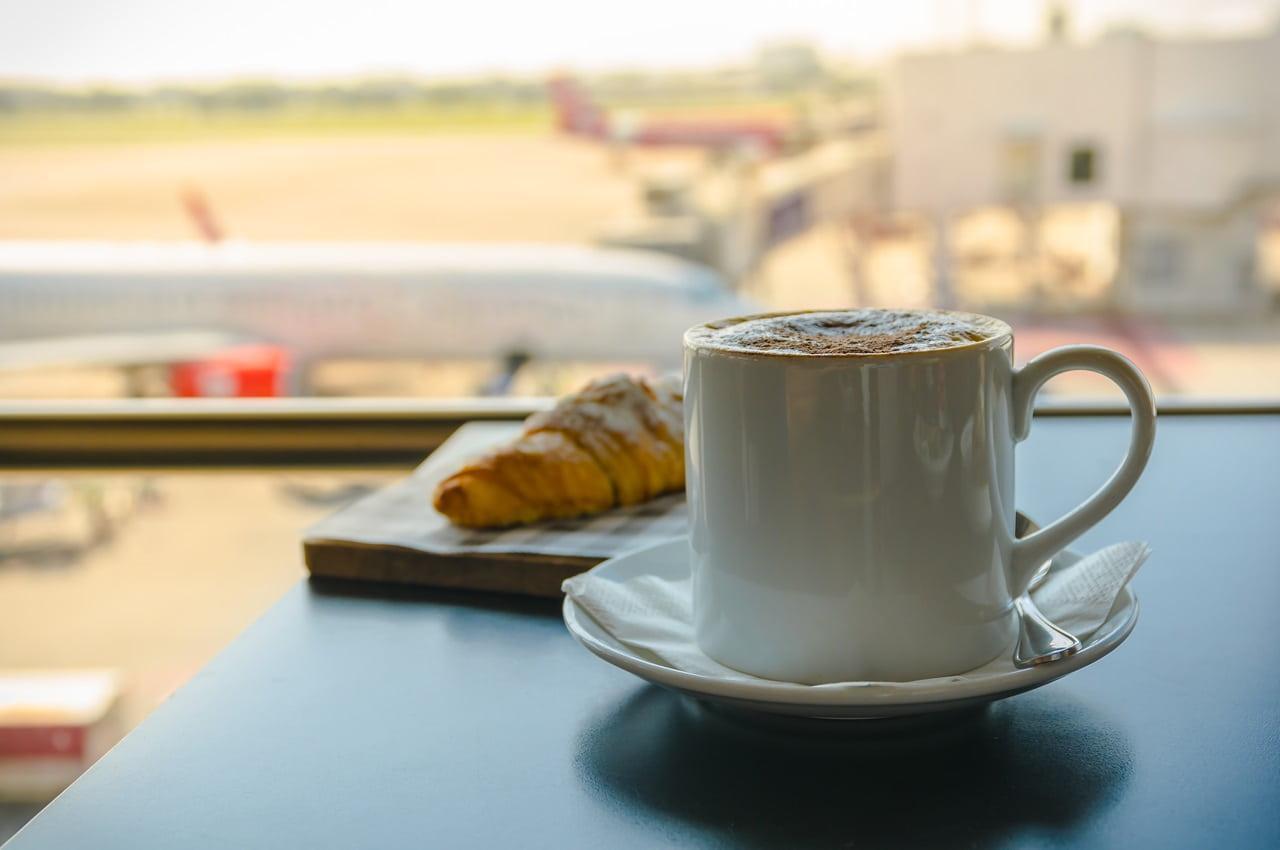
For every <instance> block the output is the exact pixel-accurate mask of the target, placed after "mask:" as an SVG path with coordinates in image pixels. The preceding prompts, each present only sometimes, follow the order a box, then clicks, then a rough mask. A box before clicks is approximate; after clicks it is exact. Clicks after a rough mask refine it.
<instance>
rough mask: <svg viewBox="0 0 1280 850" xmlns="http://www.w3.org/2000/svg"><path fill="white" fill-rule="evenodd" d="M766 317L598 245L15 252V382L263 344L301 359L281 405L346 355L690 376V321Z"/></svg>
mask: <svg viewBox="0 0 1280 850" xmlns="http://www.w3.org/2000/svg"><path fill="white" fill-rule="evenodd" d="M756 310H758V308H757V307H756V305H755V304H753V303H752V302H750V301H749V300H748V299H745V298H743V297H741V296H739V295H737V294H736V293H734V292H733V291H732V290H731V289H729V287H728V286H727V285H726V284H725V281H724V279H723V278H722V277H721V276H720V275H718V274H717V273H716V272H714V271H712V270H711V269H708V268H706V267H704V266H700V265H697V264H694V263H690V262H686V261H683V260H679V259H677V258H674V257H668V256H664V255H660V254H654V253H647V252H639V251H625V250H611V249H601V248H590V247H585V246H573V245H550V244H546V245H542V244H505V245H484V244H471V245H465V244H459V245H451V244H409V243H365V244H334V243H326V244H290V243H270V244H269V243H250V242H236V241H223V242H217V243H212V244H206V243H197V242H190V243H74V242H7V243H5V242H0V371H3V370H15V369H30V368H34V367H41V366H44V367H48V366H95V365H111V366H118V367H122V368H126V369H127V368H131V367H136V366H144V365H147V364H183V363H192V362H200V361H202V360H205V359H208V358H217V357H219V356H223V355H227V353H228V352H231V354H232V355H234V354H235V353H236V352H244V351H246V350H247V351H249V352H251V353H252V352H254V351H257V350H259V349H261V348H262V347H263V346H267V347H269V348H270V349H271V350H278V351H279V352H282V353H283V354H284V355H286V356H287V360H288V362H289V363H291V364H292V369H291V375H292V377H291V379H290V380H289V382H288V384H289V385H288V386H287V387H285V388H284V389H283V390H281V392H280V394H285V393H288V392H294V393H301V392H305V390H306V376H307V371H308V368H309V367H310V366H312V365H314V364H316V363H317V362H320V361H323V360H329V359H362V358H363V359H375V358H386V359H390V358H404V359H408V358H413V359H432V358H438V359H468V358H474V359H492V360H494V361H497V362H503V363H506V364H507V367H506V368H508V369H509V370H514V369H519V368H520V367H521V365H523V364H524V363H525V362H528V361H529V360H530V359H533V360H550V361H575V362H583V361H586V362H600V361H607V362H611V363H619V362H636V363H645V364H649V365H651V366H653V367H654V368H658V369H676V368H679V365H680V360H681V356H682V354H681V344H680V340H681V337H682V334H683V332H684V330H685V329H686V328H688V327H690V326H692V325H694V324H697V323H698V322H701V321H706V320H710V319H713V318H719V317H724V316H732V315H742V314H745V313H749V312H753V311H756ZM506 377H508V378H509V377H510V376H506ZM509 383H510V381H509V380H505V381H503V380H499V381H498V382H497V386H498V388H499V389H501V388H505V387H506V386H508V385H509ZM194 394H208V395H236V394H249V395H261V394H267V395H270V394H277V393H274V392H272V391H270V390H269V389H267V390H261V389H260V390H259V391H253V392H247V393H242V392H236V391H235V388H234V387H222V388H221V389H219V388H218V387H217V386H214V387H205V388H203V391H201V392H197V393H194Z"/></svg>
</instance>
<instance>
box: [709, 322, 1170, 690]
mask: <svg viewBox="0 0 1280 850" xmlns="http://www.w3.org/2000/svg"><path fill="white" fill-rule="evenodd" d="M1079 369H1082V370H1086V371H1091V372H1096V373H1099V374H1101V375H1104V376H1106V377H1107V378H1110V379H1111V380H1112V381H1114V382H1115V383H1116V384H1117V385H1118V386H1119V387H1120V389H1121V390H1123V392H1124V394H1125V396H1126V398H1127V399H1128V402H1129V406H1130V408H1131V411H1132V433H1131V439H1130V443H1129V448H1128V453H1127V454H1126V456H1125V458H1124V460H1123V461H1122V462H1121V464H1120V466H1119V468H1118V469H1117V470H1116V471H1115V473H1114V474H1113V475H1112V476H1111V478H1110V479H1108V480H1107V481H1106V482H1105V483H1104V484H1103V485H1102V486H1101V488H1100V489H1099V490H1098V491H1097V492H1095V493H1094V494H1093V495H1092V496H1090V497H1089V498H1088V499H1087V500H1085V501H1084V503H1083V504H1081V505H1079V506H1078V507H1076V508H1075V509H1074V510H1072V511H1071V512H1070V513H1068V514H1067V515H1065V516H1063V517H1062V518H1060V519H1058V520H1057V521H1055V522H1052V523H1050V524H1048V525H1046V526H1045V527H1044V528H1043V529H1041V530H1040V531H1037V532H1035V533H1033V534H1031V535H1030V536H1027V537H1025V538H1022V539H1016V538H1015V535H1014V513H1015V505H1016V502H1015V500H1014V447H1015V445H1016V444H1017V443H1018V442H1019V441H1021V440H1023V439H1025V438H1026V437H1027V435H1028V432H1029V429H1030V426H1031V418H1032V408H1033V404H1034V401H1035V397H1036V393H1037V391H1038V390H1039V389H1040V387H1041V386H1042V385H1043V384H1044V382H1045V381H1047V380H1048V379H1050V378H1052V377H1053V376H1055V375H1058V374H1060V373H1062V372H1067V371H1071V370H1079ZM684 404H685V426H686V431H685V434H686V439H685V452H686V471H687V474H686V481H687V490H688V501H689V508H690V538H689V545H690V564H691V568H692V573H693V608H694V619H695V626H696V634H697V642H698V645H699V647H700V648H701V649H702V650H703V651H704V652H705V653H706V654H707V655H709V656H711V657H712V658H714V659H715V660H717V661H719V662H721V663H722V664H725V665H726V666H728V667H732V668H734V669H736V670H740V671H742V672H745V673H749V674H752V675H755V676H760V677H764V678H768V679H776V680H780V681H787V682H799V683H805V684H821V683H826V682H847V681H911V680H916V679H924V678H930V677H934V676H945V675H952V674H958V673H963V672H966V671H968V670H972V669H974V668H977V667H980V666H982V665H983V664H985V663H986V662H988V661H990V660H991V659H993V658H995V657H996V656H997V655H999V654H1000V653H1002V652H1004V651H1006V650H1008V649H1009V647H1010V645H1011V644H1012V642H1013V639H1014V635H1015V630H1016V626H1017V620H1016V617H1017V614H1016V612H1015V609H1014V605H1013V600H1014V598H1016V597H1017V596H1019V595H1021V594H1022V593H1024V592H1025V591H1026V590H1027V588H1028V586H1029V584H1030V582H1031V579H1032V577H1033V576H1034V574H1035V573H1036V571H1037V569H1038V568H1039V567H1040V565H1042V564H1043V563H1044V562H1045V561H1046V560H1047V559H1049V558H1051V557H1052V556H1053V555H1055V554H1056V553H1058V552H1059V551H1061V550H1062V549H1063V548H1065V547H1066V546H1067V545H1068V544H1069V543H1071V542H1072V541H1073V540H1074V539H1075V538H1077V537H1078V536H1079V535H1080V534H1082V533H1083V532H1085V531H1086V530H1088V529H1089V528H1090V527H1092V526H1093V525H1095V524H1096V523H1097V522H1098V521H1099V520H1101V519H1102V518H1103V517H1105V516H1106V515H1107V514H1108V513H1110V512H1111V510H1112V509H1114V508H1115V507H1116V505H1117V504H1119V502H1120V501H1121V500H1122V499H1123V498H1124V497H1125V495H1126V494H1127V493H1128V492H1129V490H1130V489H1131V488H1132V487H1133V485H1134V483H1135V482H1136V481H1137V480H1138V477H1139V475H1141V473H1142V470H1143V468H1144V467H1145V466H1146V463H1147V458H1148V456H1149V455H1150V452H1151V447H1152V444H1153V442H1154V439H1155V417H1156V414H1155V402H1154V398H1153V397H1152V393H1151V388H1150V387H1149V386H1148V384H1147V382H1146V380H1145V378H1144V377H1143V376H1142V374H1141V373H1140V372H1139V371H1138V369H1137V368H1136V367H1135V366H1134V365H1133V364H1132V363H1131V362H1130V361H1129V360H1127V359H1126V358H1124V357H1123V356H1121V355H1120V354H1117V353H1115V352H1113V351H1110V350H1108V349H1105V348H1099V347H1096V346H1088V345H1069V346H1065V347H1062V348H1057V349H1054V350H1052V351H1049V352H1047V353H1045V354H1042V355H1040V356H1038V357H1036V358H1035V359H1033V360H1031V361H1030V362H1028V363H1027V364H1025V365H1024V366H1022V367H1021V368H1015V367H1014V364H1013V332H1012V330H1011V328H1010V327H1009V326H1008V325H1007V324H1006V323H1004V322H1002V321H1000V320H998V319H994V318H990V317H987V316H980V315H977V314H972V313H957V312H950V311H934V310H918V311H882V310H851V311H829V312H818V311H811V312H802V313H782V314H768V315H761V316H748V317H743V318H735V319H726V320H723V321H718V322H711V323H708V324H704V325H699V326H696V327H694V328H691V329H690V330H689V331H688V332H686V334H685V337H684Z"/></svg>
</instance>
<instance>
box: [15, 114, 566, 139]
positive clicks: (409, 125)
mask: <svg viewBox="0 0 1280 850" xmlns="http://www.w3.org/2000/svg"><path fill="white" fill-rule="evenodd" d="M550 127H551V112H550V110H549V109H547V108H546V107H545V106H509V105H508V106H501V105H495V106H459V107H446V108H441V107H437V106H425V105H424V106H414V107H395V108H388V107H371V108H366V109H359V108H343V109H338V108H334V109H315V108H307V109H273V110H270V111H249V110H240V111H218V112H200V111H197V110H193V109H184V108H172V109H165V108H157V107H150V108H142V109H131V110H124V111H114V112H101V113H91V112H53V111H46V112H23V113H16V114H10V115H0V146H3V145H82V144H136V143H146V142H184V141H210V140H217V139H248V138H253V139H262V138H281V137H284V138H296V137H308V138H314V137H317V136H334V135H368V134H378V135H401V134H408V135H419V134H423V133H433V134H434V133H475V132H483V133H531V132H544V131H547V130H549V129H550Z"/></svg>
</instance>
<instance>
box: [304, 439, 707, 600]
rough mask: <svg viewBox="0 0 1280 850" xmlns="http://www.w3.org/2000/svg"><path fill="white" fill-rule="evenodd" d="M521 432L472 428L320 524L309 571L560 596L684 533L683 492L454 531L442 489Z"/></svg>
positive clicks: (307, 547) (310, 548)
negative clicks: (587, 576)
mask: <svg viewBox="0 0 1280 850" xmlns="http://www.w3.org/2000/svg"><path fill="white" fill-rule="evenodd" d="M519 429H520V426H519V424H516V423H469V424H467V425H465V426H463V427H462V428H459V429H458V431H457V432H455V433H454V435H453V436H451V437H450V438H449V439H448V440H446V441H445V442H444V443H443V444H442V445H441V446H440V448H438V449H436V451H435V452H433V453H432V454H431V456H430V457H429V458H427V460H426V461H425V462H424V463H423V464H422V465H421V466H420V467H418V469H417V470H415V471H414V473H413V474H412V475H411V476H409V477H408V478H405V479H403V480H401V481H398V482H396V483H394V484H392V485H390V486H389V487H387V488H385V489H383V490H379V491H378V492H376V493H372V494H370V495H368V496H366V497H364V498H362V499H360V500H358V501H357V502H355V503H354V504H352V505H350V506H348V507H346V508H344V509H342V510H340V511H338V512H337V513H336V514H334V515H333V516H331V517H328V518H327V519H324V520H322V521H321V522H319V523H317V524H316V525H315V526H313V527H312V528H311V529H309V530H308V531H307V533H306V534H305V535H304V539H303V557H304V560H305V562H306V565H307V569H308V570H309V571H310V573H311V575H313V576H320V577H325V578H339V579H351V580H358V581H370V582H390V583H396V584H413V585H424V586H429V587H444V588H454V589H467V590H481V591H490V592H501V593H518V594H523V595H527V596H542V597H552V598H556V597H559V596H561V593H560V585H561V583H562V582H563V581H564V580H565V579H567V578H569V577H570V576H574V575H577V574H578V573H581V572H583V571H585V570H588V569H590V568H591V567H593V566H595V565H596V564H598V563H600V562H601V561H603V560H605V559H607V558H609V557H612V556H613V555H616V554H619V553H621V552H624V551H627V550H628V549H634V548H636V547H638V546H642V545H644V544H645V543H647V542H651V541H652V542H656V541H659V540H665V539H669V538H671V537H672V536H675V535H677V534H681V533H683V532H684V529H685V524H686V516H685V509H684V501H683V496H682V495H673V496H666V497H662V498H660V499H656V500H654V501H652V502H649V503H646V504H644V505H636V506H632V507H629V508H622V509H618V510H615V511H611V512H609V513H607V514H601V515H599V516H597V517H589V518H584V519H580V520H570V521H564V522H555V523H549V524H543V525H534V526H526V527H523V528H516V529H508V530H497V531H469V530H466V529H459V528H456V527H455V526H453V525H451V524H450V523H449V521H448V520H447V519H445V518H444V517H443V516H441V515H440V514H438V513H437V512H436V511H435V510H434V509H433V508H432V507H431V493H432V491H433V490H434V489H435V485H436V483H437V482H439V481H440V479H442V478H443V477H445V476H447V475H449V474H450V473H452V472H453V471H454V470H455V469H457V468H458V466H460V465H461V464H462V463H464V462H465V461H466V460H467V459H468V458H470V457H473V456H475V455H476V454H479V453H481V452H483V451H485V450H487V449H489V448H490V447H492V446H493V445H494V444H496V443H498V442H501V441H504V440H507V439H510V438H511V437H513V436H514V435H515V434H517V433H518V432H519Z"/></svg>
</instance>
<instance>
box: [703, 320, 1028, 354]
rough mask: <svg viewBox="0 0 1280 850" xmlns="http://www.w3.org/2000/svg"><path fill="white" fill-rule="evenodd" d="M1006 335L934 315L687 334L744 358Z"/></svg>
mask: <svg viewBox="0 0 1280 850" xmlns="http://www.w3.org/2000/svg"><path fill="white" fill-rule="evenodd" d="M1005 330H1006V326H1005V325H1004V324H1003V323H1002V322H999V321H997V320H995V319H990V318H987V317H986V316H979V315H976V314H972V313H946V312H941V311H932V310H838V311H829V312H811V313H792V314H783V315H775V316H757V317H748V318H745V319H730V320H727V321H723V322H712V323H710V324H707V325H701V326H699V327H696V328H694V329H692V330H691V331H689V333H688V334H687V337H686V338H687V340H688V341H689V343H690V344H692V345H693V346H695V347H700V348H703V347H705V348H713V349H720V350H724V351H733V352H739V353H746V354H792V355H814V356H820V355H837V356H838V355H858V354H897V353H901V352H909V351H932V350H936V349H944V348H955V347H957V346H961V345H968V344H970V343H973V342H981V341H982V340H986V339H990V338H992V337H994V336H997V335H999V334H1000V333H1002V332H1004V331H1005Z"/></svg>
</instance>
